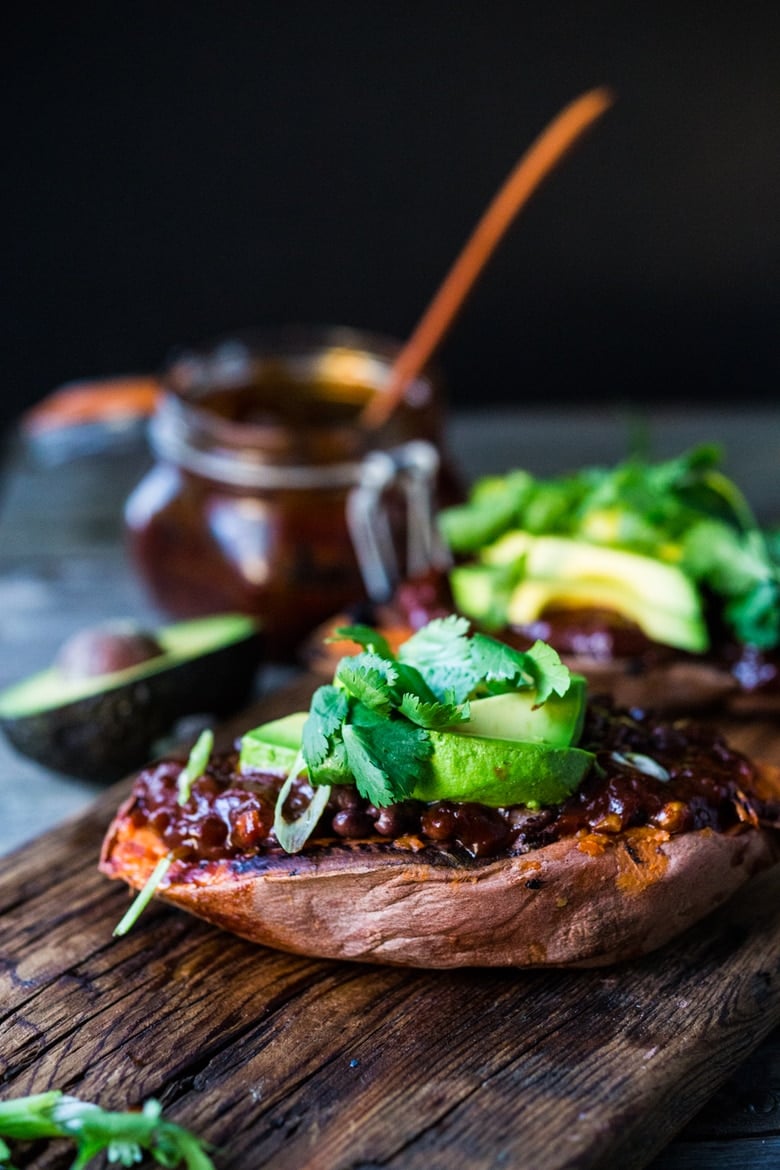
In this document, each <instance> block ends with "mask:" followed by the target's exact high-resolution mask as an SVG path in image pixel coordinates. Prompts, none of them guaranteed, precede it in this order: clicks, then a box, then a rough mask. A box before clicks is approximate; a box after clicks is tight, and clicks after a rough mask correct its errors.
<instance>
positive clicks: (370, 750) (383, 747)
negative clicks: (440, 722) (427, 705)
mask: <svg viewBox="0 0 780 1170" xmlns="http://www.w3.org/2000/svg"><path fill="white" fill-rule="evenodd" d="M342 734H343V737H344V746H345V748H346V751H347V759H348V760H349V765H350V768H351V770H352V772H353V775H354V777H355V783H356V785H357V789H358V792H360V794H361V795H362V796H365V797H366V799H368V800H370V801H371V803H372V804H375V805H377V807H383V806H386V805H388V804H396V803H397V802H398V801H400V800H405V799H406V797H408V796H409V795H410V793H411V792H412V791H413V789H414V787H415V785H416V783H417V781H418V780H420V779H422V778H423V777H424V776H425V775H426V774H427V764H428V761H429V759H430V756H431V755H432V753H433V745H432V743H431V739H430V736H429V735H428V734H427V732H426V731H425V730H424V729H423V728H420V727H415V726H414V725H413V724H411V723H408V722H407V721H406V720H403V719H383V718H381V716H378V715H377V714H376V713H375V712H373V711H369V710H367V709H365V708H363V709H361V708H360V707H359V706H358V707H356V708H355V710H354V713H353V722H352V723H346V724H345V725H344V727H343V729H342Z"/></svg>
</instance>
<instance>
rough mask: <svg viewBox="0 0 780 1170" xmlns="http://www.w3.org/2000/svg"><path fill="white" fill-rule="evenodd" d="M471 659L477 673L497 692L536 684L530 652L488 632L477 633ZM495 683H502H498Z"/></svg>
mask: <svg viewBox="0 0 780 1170" xmlns="http://www.w3.org/2000/svg"><path fill="white" fill-rule="evenodd" d="M471 660H472V667H473V670H474V674H475V677H476V678H478V679H484V681H485V684H486V685H487V690H488V691H489V692H490V693H491V694H496V693H498V692H499V691H501V690H507V689H508V690H518V689H519V688H520V687H530V686H533V684H534V676H533V674H532V673H531V672H530V671H529V669H528V663H527V656H526V655H525V653H523V651H521V650H515V649H513V647H511V646H507V645H506V644H505V643H504V642H499V641H498V639H497V638H491V637H490V636H489V635H488V634H475V635H474V637H473V638H472V640H471ZM491 683H499V684H504V685H499V686H498V687H495V686H491V685H490V684H491Z"/></svg>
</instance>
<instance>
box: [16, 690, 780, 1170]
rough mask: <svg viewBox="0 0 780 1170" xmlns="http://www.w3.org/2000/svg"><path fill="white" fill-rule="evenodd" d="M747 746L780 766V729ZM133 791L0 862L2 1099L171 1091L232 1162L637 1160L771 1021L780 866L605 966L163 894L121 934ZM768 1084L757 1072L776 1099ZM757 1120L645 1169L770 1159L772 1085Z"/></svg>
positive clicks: (39, 1159) (426, 1168) (681, 1144)
mask: <svg viewBox="0 0 780 1170" xmlns="http://www.w3.org/2000/svg"><path fill="white" fill-rule="evenodd" d="M300 701H301V690H300V688H297V687H296V688H295V689H294V692H293V693H287V694H283V695H278V696H275V697H274V699H273V700H272V701H266V702H265V703H264V705H263V707H262V710H261V711H255V712H252V713H249V714H246V715H244V716H243V717H242V719H241V720H240V721H239V722H238V723H234V724H233V725H232V726H231V727H228V728H226V729H225V731H224V738H226V739H230V738H231V737H232V736H233V735H234V734H235V733H236V731H237V730H240V729H242V728H243V727H246V726H249V725H251V724H252V723H253V722H254V721H256V720H258V719H259V718H272V717H274V716H275V715H276V714H278V713H279V712H280V711H282V710H289V709H291V708H292V707H293V706H294V705H297V704H299V703H300ZM732 738H733V739H734V740H738V741H740V742H741V743H742V745H743V746H744V747H745V748H748V749H750V750H756V749H758V750H759V751H760V754H762V755H763V756H765V757H767V758H769V759H773V760H774V761H776V762H780V761H779V760H778V756H779V755H780V746H779V744H778V736H777V732H776V731H775V729H774V728H772V727H771V726H756V725H751V726H748V725H745V726H743V727H738V728H736V729H734V733H733V735H732ZM126 789H127V784H126V783H124V784H122V785H118V786H116V787H115V788H113V789H111V790H109V791H108V792H106V793H105V794H104V795H103V796H101V797H100V798H99V799H98V800H97V802H96V803H94V804H93V805H92V806H91V807H90V808H89V809H88V810H87V812H86V813H84V814H83V815H81V816H79V817H77V818H76V819H74V820H72V821H71V822H70V823H68V824H66V825H64V826H62V827H61V828H59V829H57V830H55V831H53V832H49V833H47V834H45V835H44V836H43V837H41V838H39V839H38V840H37V841H36V843H35V844H34V846H32V847H28V848H25V849H22V850H21V851H19V852H17V853H15V854H13V855H11V856H10V857H8V858H6V859H5V860H4V861H3V862H2V863H0V929H1V930H2V936H1V937H2V950H1V952H0V1004H2V1008H1V1009H0V1032H1V1034H2V1036H3V1043H2V1046H1V1047H0V1079H1V1080H2V1085H3V1089H2V1096H3V1097H8V1096H12V1095H17V1094H21V1093H30V1092H38V1091H41V1090H42V1089H45V1088H47V1087H50V1086H57V1087H61V1088H64V1089H66V1090H68V1091H70V1092H74V1093H77V1094H79V1095H81V1096H84V1097H88V1098H90V1099H95V1100H99V1101H100V1102H101V1103H102V1104H104V1105H105V1106H106V1107H116V1108H119V1107H126V1106H127V1105H128V1104H131V1103H134V1102H138V1101H140V1100H142V1099H144V1098H146V1097H148V1096H151V1095H154V1096H157V1097H159V1098H160V1099H161V1100H162V1102H163V1103H164V1105H165V1107H166V1110H167V1113H168V1115H169V1116H170V1117H171V1118H172V1119H173V1120H177V1121H180V1122H182V1123H183V1124H187V1125H189V1126H191V1127H192V1128H193V1129H195V1130H196V1131H197V1132H199V1133H200V1134H202V1135H203V1136H204V1137H206V1138H208V1139H209V1140H210V1141H212V1142H214V1143H215V1145H216V1146H217V1147H218V1150H219V1152H218V1154H217V1156H216V1161H217V1165H218V1166H219V1167H220V1168H221V1170H233V1168H235V1170H238V1168H245V1167H247V1168H248V1167H251V1168H253V1170H254V1168H257V1170H260V1168H262V1167H265V1166H269V1167H270V1166H273V1167H274V1168H275V1170H293V1168H295V1170H300V1168H301V1167H306V1168H307V1170H308V1168H311V1170H377V1168H378V1167H380V1166H381V1167H383V1168H385V1170H417V1168H418V1167H419V1170H437V1168H441V1170H445V1168H446V1170H451V1168H452V1167H453V1166H458V1165H463V1166H469V1167H470V1168H472V1167H473V1168H474V1170H488V1168H490V1170H494V1168H496V1167H501V1166H507V1167H513V1168H518V1170H526V1168H527V1170H563V1168H571V1170H574V1168H575V1167H576V1168H578V1170H586V1168H588V1167H594V1168H595V1167H598V1170H611V1168H612V1167H614V1168H616V1170H617V1168H618V1167H620V1168H621V1170H639V1168H640V1167H645V1166H648V1165H649V1164H650V1163H651V1162H652V1159H653V1158H654V1156H655V1155H657V1154H658V1153H659V1151H661V1150H662V1149H663V1148H664V1147H665V1146H666V1144H667V1143H668V1142H669V1141H670V1139H671V1138H672V1137H673V1136H674V1135H675V1134H676V1133H677V1132H678V1131H680V1130H681V1129H682V1127H683V1126H685V1124H686V1123H687V1122H689V1121H690V1120H691V1118H693V1117H694V1115H695V1114H696V1113H697V1111H698V1110H699V1109H700V1108H701V1107H702V1106H703V1105H704V1103H705V1102H706V1101H708V1100H709V1099H711V1098H712V1097H713V1095H714V1094H716V1093H717V1092H718V1090H719V1089H721V1091H722V1092H725V1091H726V1090H723V1089H722V1088H721V1087H722V1086H723V1085H724V1084H725V1083H726V1082H728V1078H729V1077H730V1076H732V1074H733V1073H734V1071H735V1069H737V1068H738V1067H740V1066H742V1065H744V1062H745V1060H746V1059H747V1057H748V1056H749V1055H750V1053H751V1052H752V1051H753V1050H754V1049H755V1048H756V1046H757V1045H758V1044H759V1042H760V1041H761V1040H762V1038H764V1037H765V1036H767V1035H768V1034H769V1033H770V1031H771V1030H772V1028H773V1027H775V1026H776V1025H777V1024H778V1023H779V1022H780V868H778V867H776V868H775V869H774V870H772V871H771V872H769V873H767V874H765V875H763V877H762V878H760V879H757V880H756V881H755V882H753V883H751V884H750V886H748V887H746V888H745V889H744V890H743V891H741V892H740V893H739V894H738V895H737V896H736V897H735V898H734V899H733V900H732V902H731V903H729V905H728V906H726V907H723V908H722V909H721V910H720V911H718V912H717V913H716V914H715V915H713V916H712V917H711V918H709V919H708V920H707V921H706V922H704V923H701V924H700V925H699V926H697V927H695V928H694V929H693V930H690V931H688V932H687V933H686V934H685V935H684V936H683V937H681V938H680V939H678V940H676V941H675V942H673V943H672V944H670V945H669V946H667V947H665V948H663V950H661V951H659V952H657V953H655V954H653V955H650V956H648V957H646V958H645V959H643V960H639V961H636V962H633V963H628V964H623V965H621V966H619V967H615V968H611V969H607V970H603V971H576V972H574V971H568V972H567V971H547V972H522V971H501V972H487V971H475V970H460V971H448V972H420V971H410V970H402V969H395V968H386V967H378V966H368V967H364V966H360V967H358V966H356V965H350V964H345V963H336V962H329V961H320V960H311V959H302V958H297V957H294V956H289V955H284V954H281V953H276V952H273V951H270V950H266V949H264V948H260V947H254V946H252V945H251V944H248V943H245V942H243V941H242V940H240V939H237V938H234V937H232V936H230V935H227V934H224V933H222V932H220V931H218V930H216V929H214V928H212V927H209V926H207V925H205V924H203V923H201V922H199V921H197V920H195V919H193V918H191V917H189V916H187V915H185V914H183V913H181V912H179V911H176V910H175V909H172V908H169V907H165V906H163V905H161V904H155V905H153V906H152V907H151V908H150V909H149V910H148V911H147V912H146V914H145V915H144V916H143V918H142V919H141V921H140V923H139V924H138V926H137V927H136V928H135V930H134V931H133V932H132V933H131V934H130V935H129V936H127V937H126V938H124V939H121V940H114V939H113V938H112V936H111V931H112V928H113V926H114V925H115V924H116V922H117V921H118V919H119V917H120V916H121V914H122V912H123V911H124V908H125V907H126V905H127V897H128V895H127V893H126V891H125V890H124V888H123V887H121V886H120V885H118V884H112V883H110V882H108V881H107V880H106V879H105V878H103V877H101V875H99V874H98V873H97V870H96V860H97V855H98V850H99V846H100V841H101V838H102V835H103V832H104V830H105V827H106V825H107V824H108V822H109V820H110V818H111V815H112V813H113V811H114V809H115V807H116V805H117V803H118V801H119V799H120V797H121V795H122V794H123V793H124V792H125V791H126ZM773 1075H774V1081H772V1080H771V1078H770V1079H768V1078H767V1076H766V1075H764V1072H762V1074H761V1076H760V1077H757V1080H756V1085H757V1086H758V1085H760V1086H761V1091H762V1092H764V1093H765V1094H766V1093H769V1096H770V1097H771V1089H767V1085H771V1084H775V1085H776V1084H777V1064H775V1067H774V1074H773ZM731 1093H732V1095H733V1090H731ZM762 1108H764V1110H765V1112H764V1113H763V1114H762V1113H761V1109H762ZM719 1115H720V1116H723V1112H722V1109H721V1111H720V1113H719ZM746 1116H748V1115H747V1114H746ZM749 1119H750V1126H747V1127H746V1129H745V1132H744V1134H743V1136H744V1137H745V1138H746V1139H747V1140H746V1141H744V1140H743V1141H739V1142H738V1143H736V1144H734V1145H732V1143H729V1142H717V1143H714V1141H713V1136H714V1131H713V1129H712V1124H711V1123H707V1121H706V1116H705V1115H700V1117H699V1119H697V1121H696V1122H694V1123H692V1125H689V1127H688V1130H686V1131H685V1140H681V1141H678V1142H676V1143H675V1144H674V1146H673V1147H670V1148H669V1149H668V1150H666V1151H665V1152H664V1153H662V1154H661V1155H660V1158H658V1159H657V1160H656V1162H655V1163H654V1164H653V1165H654V1170H688V1168H689V1167H693V1166H694V1165H695V1166H697V1167H699V1166H702V1165H706V1166H708V1167H712V1168H713V1170H714V1168H716V1167H718V1168H723V1170H725V1168H726V1167H729V1168H731V1167H735V1166H737V1165H739V1166H740V1167H744V1166H746V1165H748V1164H749V1163H746V1162H745V1161H744V1160H742V1161H739V1162H736V1161H732V1162H729V1161H728V1157H729V1151H730V1149H731V1150H732V1152H733V1150H734V1149H736V1146H737V1145H738V1146H739V1148H740V1150H742V1151H744V1152H743V1153H741V1154H740V1157H741V1158H743V1159H744V1157H745V1156H748V1153H747V1152H748V1151H750V1150H753V1151H754V1152H756V1155H757V1156H758V1155H759V1153H760V1159H759V1160H758V1161H755V1163H754V1165H755V1167H759V1166H760V1167H762V1170H766V1167H767V1166H769V1165H771V1164H772V1162H771V1160H769V1161H767V1160H766V1157H765V1154H764V1151H765V1149H766V1148H767V1147H766V1144H765V1143H767V1142H769V1143H775V1146H776V1143H777V1141H778V1140H780V1136H779V1135H778V1126H777V1113H776V1109H775V1108H774V1105H773V1103H772V1100H767V1099H766V1098H765V1099H764V1101H763V1104H762V1102H761V1100H760V1098H755V1097H754V1098H753V1110H752V1112H749ZM697 1125H698V1127H699V1128H698V1129H697V1128H696V1126H697ZM721 1128H722V1129H723V1127H721ZM733 1136H735V1137H736V1136H737V1134H736V1133H735V1134H734V1135H733ZM710 1147H712V1149H710ZM769 1148H770V1149H771V1145H770V1147H769ZM711 1154H712V1157H710V1155H711ZM35 1155H36V1156H35V1157H33V1158H32V1159H31V1160H30V1161H29V1162H27V1163H26V1164H28V1165H30V1166H36V1167H43V1166H47V1167H53V1168H60V1167H65V1166H67V1165H68V1151H67V1150H62V1149H59V1150H58V1149H55V1148H54V1147H50V1148H47V1149H46V1150H45V1151H44V1152H42V1153H40V1154H38V1152H37V1151H35ZM716 1155H717V1159H720V1160H719V1161H718V1160H717V1159H716ZM686 1159H687V1160H686ZM695 1159H698V1161H697V1160H695ZM724 1159H725V1160H724ZM761 1159H763V1160H761Z"/></svg>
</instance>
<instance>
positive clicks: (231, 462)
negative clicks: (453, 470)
mask: <svg viewBox="0 0 780 1170" xmlns="http://www.w3.org/2000/svg"><path fill="white" fill-rule="evenodd" d="M397 351H398V345H397V343H394V342H391V341H388V340H386V339H382V338H378V337H374V336H371V335H367V334H364V333H360V332H356V331H354V330H346V329H319V330H316V329H284V330H277V331H274V332H265V333H261V334H253V335H246V336H239V337H234V338H230V339H227V340H224V341H220V342H218V343H216V344H215V345H213V346H211V347H209V348H207V349H204V350H202V351H198V352H186V353H182V354H181V355H179V356H178V357H177V358H176V359H175V360H174V361H172V363H171V364H170V365H169V367H168V369H167V370H166V371H165V373H164V376H163V379H162V391H161V394H160V398H159V402H158V406H157V409H156V413H155V414H154V416H153V418H152V420H151V424H150V442H151V446H152V449H153V451H154V453H155V456H156V462H155V463H154V465H153V467H152V468H151V470H150V471H149V472H148V473H147V475H146V476H145V477H144V478H143V480H142V481H141V482H140V483H139V484H138V486H137V487H136V488H135V490H134V491H133V492H132V494H131V495H130V497H129V499H128V501H127V504H126V507H125V521H126V529H127V535H128V540H129V545H130V551H131V554H132V556H133V559H134V561H135V564H136V565H137V567H138V569H139V571H140V573H141V575H142V577H143V578H144V580H145V581H146V583H147V585H148V587H149V589H150V591H151V594H152V596H153V597H154V599H155V600H156V602H157V603H158V604H159V605H160V606H161V608H162V609H163V610H164V611H166V612H167V613H169V614H170V615H172V616H175V617H181V618H185V617H192V616H198V615H202V614H208V613H217V612H224V611H228V610H235V611H239V612H244V613H249V614H252V615H256V616H258V617H259V618H260V619H262V622H263V627H264V630H265V642H266V653H267V655H268V657H269V658H270V659H272V660H280V661H282V660H289V659H290V658H291V657H293V656H294V653H295V650H296V648H297V647H298V646H299V645H300V644H301V642H302V640H303V639H304V638H305V637H306V635H307V634H308V633H309V632H310V631H311V630H312V629H313V628H314V627H315V626H316V625H318V624H319V623H320V622H322V621H324V620H326V619H327V618H328V617H330V616H332V615H335V614H337V613H338V612H339V611H340V610H342V609H343V607H344V606H346V605H349V604H350V603H353V602H355V601H359V600H360V599H361V598H364V597H366V596H367V595H371V596H372V599H373V600H379V599H380V596H381V594H382V593H387V592H388V591H389V590H390V589H391V588H392V585H393V581H392V577H393V576H394V575H395V574H396V572H397V570H396V569H395V567H394V564H393V556H394V555H395V554H396V553H397V552H398V551H399V549H400V547H401V544H402V542H405V548H406V552H404V553H403V556H404V557H406V558H407V559H408V555H411V556H412V558H413V559H415V560H416V561H417V562H421V561H422V560H424V559H425V558H426V557H430V555H431V545H430V539H431V532H432V515H433V491H434V481H435V482H437V483H441V482H442V477H441V472H440V471H438V470H437V467H436V464H437V454H438V451H439V450H440V448H441V442H442V402H441V395H440V391H439V388H438V386H437V384H436V382H435V381H434V380H433V379H432V378H430V377H428V376H425V377H419V378H418V379H416V380H415V381H414V382H412V383H411V384H410V386H409V388H408V390H407V392H406V394H405V396H404V398H403V401H402V402H401V403H400V405H399V406H398V407H397V409H396V410H395V411H394V412H393V414H392V415H391V417H390V418H389V420H388V421H387V423H385V424H384V426H383V427H381V428H378V429H376V430H375V431H369V430H366V429H365V428H364V427H362V426H361V425H359V415H360V411H361V409H362V407H363V406H364V405H365V403H366V402H367V401H368V400H369V398H370V397H371V396H372V395H375V394H381V393H382V389H383V387H384V386H385V384H386V381H387V377H388V372H389V369H390V366H391V364H392V360H393V357H394V356H395V354H396V353H397ZM445 490H448V489H445ZM410 516H411V517H412V523H411V525H410V524H409V523H408V521H409V517H410ZM418 567H419V566H418ZM398 571H402V570H398Z"/></svg>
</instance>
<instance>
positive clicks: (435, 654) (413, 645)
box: [398, 614, 476, 703]
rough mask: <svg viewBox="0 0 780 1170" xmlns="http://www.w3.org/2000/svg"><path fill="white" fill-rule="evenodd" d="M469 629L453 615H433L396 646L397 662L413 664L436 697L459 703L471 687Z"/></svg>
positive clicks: (472, 686) (472, 681)
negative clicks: (426, 622)
mask: <svg viewBox="0 0 780 1170" xmlns="http://www.w3.org/2000/svg"><path fill="white" fill-rule="evenodd" d="M469 628H470V627H469V622H468V619H467V618H464V617H457V616H455V615H454V614H451V615H450V616H449V617H445V618H434V620H433V621H430V622H428V624H427V625H426V626H423V627H422V629H420V630H417V631H416V633H414V634H412V636H411V638H409V639H408V641H406V642H404V643H403V645H402V646H400V647H399V650H398V658H399V661H401V662H405V663H408V664H409V665H410V666H414V667H416V668H417V670H419V672H420V674H421V675H422V677H423V678H424V679H425V682H426V683H427V684H428V686H429V687H430V688H431V690H432V691H433V693H434V695H435V696H436V697H437V698H438V699H443V700H447V701H448V702H453V703H462V702H464V701H465V700H466V699H467V698H468V696H469V694H470V693H471V691H472V690H473V688H474V685H475V682H476V677H475V674H474V664H473V662H472V658H471V645H470V642H469V639H468V631H469Z"/></svg>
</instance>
